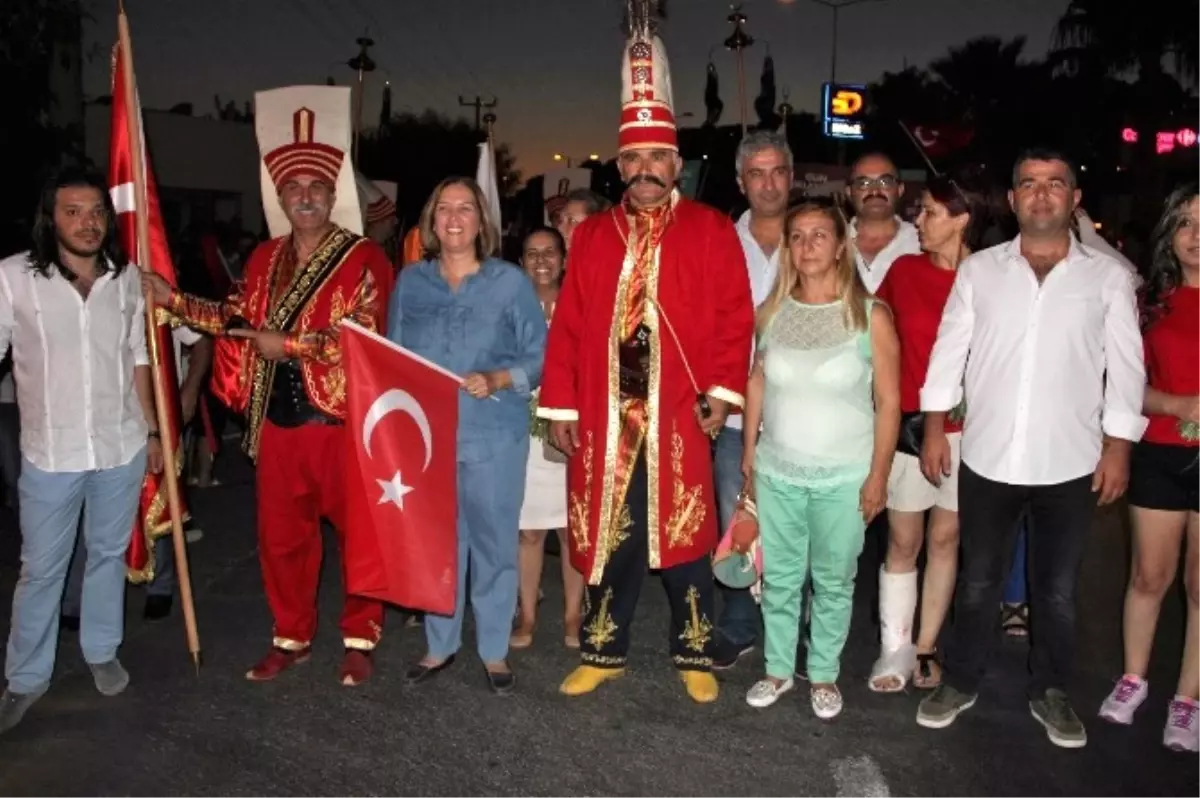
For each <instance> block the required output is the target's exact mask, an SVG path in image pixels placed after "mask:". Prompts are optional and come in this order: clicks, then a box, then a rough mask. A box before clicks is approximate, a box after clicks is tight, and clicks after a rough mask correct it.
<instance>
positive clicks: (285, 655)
mask: <svg viewBox="0 0 1200 798" xmlns="http://www.w3.org/2000/svg"><path fill="white" fill-rule="evenodd" d="M311 656H312V647H311V646H305V647H304V648H301V649H298V650H296V651H288V650H287V649H282V648H272V649H271V651H270V652H269V653H268V654H267V656H265V657H263V659H262V661H261V662H259V663H258V664H257V665H255V666H254V667H253V668H251V669H250V670H248V671H246V678H247V679H249V680H250V681H252V682H269V681H271V680H272V679H274V678H276V677H277V676H279V674H281V673H283V672H284V671H286V670H287V669H288V668H290V667H292V666H293V665H300V664H302V663H305V662H308V660H309V658H310V657H311ZM374 672H375V665H374V663H372V662H371V652H369V651H360V650H358V649H356V648H348V649H346V655H345V656H344V657H343V658H342V667H341V668H340V669H339V670H338V681H339V682H341V683H342V684H343V685H345V686H346V687H357V686H358V685H360V684H362V683H363V682H365V681H366V680H367V679H370V678H371V674H372V673H374Z"/></svg>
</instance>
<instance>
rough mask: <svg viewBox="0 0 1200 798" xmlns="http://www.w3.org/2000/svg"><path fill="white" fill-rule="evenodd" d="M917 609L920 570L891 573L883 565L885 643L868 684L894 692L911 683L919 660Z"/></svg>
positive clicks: (881, 602)
mask: <svg viewBox="0 0 1200 798" xmlns="http://www.w3.org/2000/svg"><path fill="white" fill-rule="evenodd" d="M916 610H917V572H916V571H909V572H908V573H904V574H890V573H888V572H887V571H885V570H884V569H883V568H880V569H879V618H880V623H881V625H882V627H883V629H882V632H883V634H882V638H883V640H882V644H881V645H880V651H879V659H877V660H876V661H875V665H874V667H872V668H871V678H870V680H869V681H868V682H867V685H868V686H869V687H870V688H871V689H872V690H873V691H875V692H877V693H894V692H899V691H900V690H903V689H904V688H905V686H906V685H907V684H908V680H909V677H910V676H911V675H912V672H913V668H915V667H916V664H917V649H916V646H914V645H913V642H912V625H913V616H914V614H915V613H916Z"/></svg>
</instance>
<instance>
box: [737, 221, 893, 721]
mask: <svg viewBox="0 0 1200 798" xmlns="http://www.w3.org/2000/svg"><path fill="white" fill-rule="evenodd" d="M786 230H787V248H786V249H785V250H783V252H782V253H781V257H780V263H779V276H778V278H777V280H776V283H775V288H774V290H773V292H772V295H771V297H770V299H768V300H767V302H766V303H765V304H764V305H763V307H762V309H761V310H760V311H759V318H758V336H759V348H758V351H757V355H756V358H755V364H754V370H753V373H752V374H751V377H750V385H749V388H748V390H747V392H746V394H747V395H746V409H745V414H746V415H745V431H744V435H745V444H746V457H745V460H744V462H743V470H744V471H745V472H746V475H747V479H748V487H749V488H750V489H751V490H752V491H753V492H754V494H755V498H756V501H757V504H758V519H759V527H760V531H761V535H762V551H763V571H764V574H763V590H762V611H763V625H764V628H765V631H766V635H765V637H766V646H765V648H766V670H767V675H766V678H765V679H763V680H762V681H760V682H758V683H757V684H755V685H754V687H753V688H751V689H750V692H749V693H748V694H747V696H746V701H747V703H749V704H750V705H751V706H755V707H765V706H769V705H771V704H773V703H774V702H775V701H776V699H778V698H779V696H780V695H782V694H783V693H785V692H787V691H788V690H790V689H791V688H792V685H793V681H792V675H793V673H794V672H795V664H796V663H795V659H796V643H797V638H798V634H799V625H800V604H801V597H802V595H803V590H804V583H805V578H806V576H807V574H808V573H809V572H810V571H811V573H812V579H813V598H812V619H811V634H810V638H809V645H808V663H807V666H808V675H809V679H810V681H811V700H812V707H813V711H814V712H815V713H816V714H817V716H818V717H820V718H825V719H828V718H832V717H834V716H836V715H837V714H838V713H839V712H841V709H842V696H841V693H840V692H839V691H838V688H837V677H838V671H839V665H840V660H841V654H842V648H843V646H844V645H845V642H846V636H847V634H848V632H849V629H850V615H851V606H852V603H853V598H854V578H855V574H856V572H857V570H858V555H859V553H860V552H861V551H862V545H863V533H864V531H865V529H866V525H867V524H868V523H869V522H870V521H871V519H873V518H874V517H875V516H876V515H878V514H879V512H880V511H882V510H883V507H884V503H885V501H886V499H887V480H888V472H889V469H890V468H891V463H892V454H893V452H894V451H895V448H896V437H897V433H898V431H899V426H900V344H899V341H898V339H897V337H896V329H895V327H894V326H893V324H892V317H891V313H890V312H889V311H888V309H887V307H886V306H885V305H883V304H882V303H877V302H876V301H875V300H874V299H873V298H872V297H871V296H870V295H869V294H868V293H867V291H866V289H865V288H864V287H863V285H862V282H861V280H860V279H859V277H858V272H857V270H856V269H855V266H854V254H853V250H852V246H853V245H852V243H851V242H850V241H849V239H848V237H847V224H846V220H845V218H844V217H843V216H842V214H841V212H840V211H839V210H838V209H837V208H836V207H835V206H832V205H824V204H816V203H806V204H804V205H801V206H799V207H797V208H795V209H793V210H792V211H790V212H789V214H788V218H787V226H786ZM760 425H761V432H759V429H760Z"/></svg>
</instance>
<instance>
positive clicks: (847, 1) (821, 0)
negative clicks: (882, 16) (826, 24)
mask: <svg viewBox="0 0 1200 798" xmlns="http://www.w3.org/2000/svg"><path fill="white" fill-rule="evenodd" d="M811 2H813V3H816V4H817V5H820V6H825V7H826V8H828V9H829V10H830V11H832V12H833V39H832V44H831V46H832V48H833V52H832V53H830V55H829V82H830V83H837V52H838V12H840V11H841V10H842V9H843V8H846V7H847V6H856V5H858V4H859V3H886V2H887V0H811Z"/></svg>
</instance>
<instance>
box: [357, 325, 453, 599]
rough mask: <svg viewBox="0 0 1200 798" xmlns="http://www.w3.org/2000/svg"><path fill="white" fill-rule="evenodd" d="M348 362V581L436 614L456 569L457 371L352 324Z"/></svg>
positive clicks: (372, 595)
mask: <svg viewBox="0 0 1200 798" xmlns="http://www.w3.org/2000/svg"><path fill="white" fill-rule="evenodd" d="M341 344H342V359H343V360H342V365H343V366H344V368H345V370H346V423H347V425H348V427H349V435H347V445H348V446H349V447H350V451H349V457H348V458H347V461H346V462H347V468H346V479H347V484H346V505H347V506H346V530H345V534H346V550H345V553H344V557H345V565H346V590H347V592H349V593H353V594H356V595H361V596H367V597H370V598H375V599H380V600H382V601H387V602H391V603H393V604H398V605H400V606H402V607H406V608H409V609H416V610H426V611H427V612H432V613H435V614H438V615H450V614H452V613H453V612H454V597H455V590H456V587H457V584H456V577H457V574H458V540H457V531H456V524H457V521H458V468H457V459H458V458H457V439H458V393H459V390H460V386H461V381H460V380H459V378H458V377H456V376H454V375H453V374H450V373H449V372H447V371H444V370H443V369H441V368H439V367H437V366H435V365H433V364H432V363H429V362H428V361H426V360H424V359H423V358H420V357H418V356H417V355H415V354H413V353H412V352H409V351H408V350H407V349H404V348H402V347H400V346H397V345H396V344H393V343H392V342H390V341H388V340H387V339H385V338H382V337H380V336H378V335H376V334H375V333H372V332H370V331H368V330H366V329H364V328H362V327H360V326H358V325H356V324H353V323H350V322H343V323H342V325H341Z"/></svg>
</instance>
